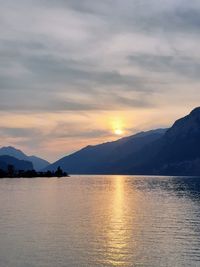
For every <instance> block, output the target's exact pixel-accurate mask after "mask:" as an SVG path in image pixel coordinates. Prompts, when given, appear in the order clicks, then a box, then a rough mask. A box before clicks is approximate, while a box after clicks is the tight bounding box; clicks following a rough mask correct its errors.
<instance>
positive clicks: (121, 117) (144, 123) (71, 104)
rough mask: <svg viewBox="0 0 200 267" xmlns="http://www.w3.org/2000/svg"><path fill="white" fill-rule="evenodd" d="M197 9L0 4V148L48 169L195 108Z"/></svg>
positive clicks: (148, 2) (121, 1)
mask: <svg viewBox="0 0 200 267" xmlns="http://www.w3.org/2000/svg"><path fill="white" fill-rule="evenodd" d="M199 44H200V1H199V0H196V1H195V0H190V1H188V0H176V1H174V0H101V1H100V0H15V1H13V0H6V1H5V0H0V118H1V119H0V145H1V146H4V145H13V146H15V147H17V148H20V149H22V150H24V151H25V152H26V153H28V154H37V155H40V156H43V157H45V158H47V159H49V160H51V161H52V160H55V159H57V158H59V157H60V156H63V155H65V154H68V153H71V152H73V151H75V150H77V149H79V148H81V147H83V146H85V145H88V144H96V143H99V142H105V141H108V140H114V139H116V138H118V137H117V136H116V134H115V133H114V131H115V129H118V128H119V129H120V130H122V134H123V135H130V134H133V133H135V132H137V131H141V130H148V129H151V128H158V127H167V126H170V125H171V124H172V123H173V121H174V120H175V119H177V118H178V117H180V116H183V115H185V114H186V113H188V112H189V111H190V110H191V109H192V108H194V107H195V106H199V103H200V45H199Z"/></svg>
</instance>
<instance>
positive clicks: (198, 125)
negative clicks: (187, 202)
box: [120, 108, 200, 175]
mask: <svg viewBox="0 0 200 267" xmlns="http://www.w3.org/2000/svg"><path fill="white" fill-rule="evenodd" d="M199 148H200V108H196V109H194V110H193V111H192V112H191V113H190V114H189V115H187V116H186V117H184V118H181V119H179V120H177V121H176V122H175V123H174V125H173V126H172V127H171V128H170V129H169V130H168V131H167V132H166V133H165V135H163V137H162V138H161V139H160V140H157V141H156V142H153V143H151V144H149V145H147V146H145V147H144V148H143V149H141V150H140V151H139V152H138V153H137V154H135V155H132V156H131V158H132V163H131V164H129V165H125V164H124V163H125V159H124V160H123V162H120V164H121V166H122V168H121V169H120V172H121V173H134V174H158V175H162V174H163V175H200V149H199Z"/></svg>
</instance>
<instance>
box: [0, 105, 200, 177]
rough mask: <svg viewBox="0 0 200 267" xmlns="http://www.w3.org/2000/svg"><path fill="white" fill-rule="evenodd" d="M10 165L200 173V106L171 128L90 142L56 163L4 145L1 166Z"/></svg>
mask: <svg viewBox="0 0 200 267" xmlns="http://www.w3.org/2000/svg"><path fill="white" fill-rule="evenodd" d="M6 164H13V165H14V166H15V168H16V169H25V170H26V169H33V168H34V169H35V170H37V171H38V170H43V171H47V170H50V171H55V170H56V169H57V168H58V167H59V166H60V167H61V168H62V169H63V170H64V171H66V172H68V173H70V174H133V175H134V174H137V175H139V174H141V175H200V107H198V108H195V109H194V110H193V111H192V112H191V113H190V114H189V115H187V116H185V117H183V118H181V119H179V120H177V121H176V122H175V123H174V124H173V125H172V127H170V128H168V129H156V130H150V131H146V132H140V133H137V134H134V135H131V136H128V137H124V138H121V139H119V140H117V141H113V142H107V143H103V144H99V145H94V146H91V145H90V146H87V147H84V148H83V149H81V150H79V151H77V152H75V153H73V154H71V155H68V156H65V157H63V158H61V159H59V160H58V161H56V162H54V163H53V164H49V162H48V161H45V160H43V159H41V158H38V157H36V156H27V155H26V154H24V153H23V152H22V151H20V150H18V149H16V148H14V147H2V148H0V169H1V168H2V169H3V168H4V169H5V166H6ZM22 167H23V168H22Z"/></svg>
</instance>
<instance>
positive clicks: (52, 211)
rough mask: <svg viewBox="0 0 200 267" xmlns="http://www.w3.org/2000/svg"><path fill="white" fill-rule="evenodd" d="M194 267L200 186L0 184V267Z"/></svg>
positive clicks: (134, 179) (78, 181) (85, 180)
mask: <svg viewBox="0 0 200 267" xmlns="http://www.w3.org/2000/svg"><path fill="white" fill-rule="evenodd" d="M45 266H48V267H60V266H62V267H66V266H94V267H95V266H147V267H160V266H161V267H162V266H170V267H175V266H181V267H182V266H187V267H188V266H195V267H196V266H200V179H199V178H189V177H188V178H186V177H178V178H176V177H143V176H72V177H70V178H62V179H57V178H51V179H48V178H43V179H40V178H38V179H1V180H0V267H45Z"/></svg>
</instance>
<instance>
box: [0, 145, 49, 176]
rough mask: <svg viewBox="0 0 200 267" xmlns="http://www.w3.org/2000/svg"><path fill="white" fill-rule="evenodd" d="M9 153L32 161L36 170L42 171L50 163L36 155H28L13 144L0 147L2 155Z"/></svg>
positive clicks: (17, 157) (0, 154)
mask: <svg viewBox="0 0 200 267" xmlns="http://www.w3.org/2000/svg"><path fill="white" fill-rule="evenodd" d="M4 155H8V156H11V157H14V158H16V159H20V160H26V161H31V162H32V164H33V168H34V169H35V170H36V171H40V170H42V169H44V168H46V167H47V166H48V165H49V162H48V161H46V160H44V159H41V158H39V157H36V156H27V155H26V154H24V153H23V152H22V151H21V150H19V149H16V148H14V147H12V146H8V147H2V148H0V156H4Z"/></svg>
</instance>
